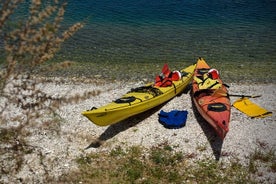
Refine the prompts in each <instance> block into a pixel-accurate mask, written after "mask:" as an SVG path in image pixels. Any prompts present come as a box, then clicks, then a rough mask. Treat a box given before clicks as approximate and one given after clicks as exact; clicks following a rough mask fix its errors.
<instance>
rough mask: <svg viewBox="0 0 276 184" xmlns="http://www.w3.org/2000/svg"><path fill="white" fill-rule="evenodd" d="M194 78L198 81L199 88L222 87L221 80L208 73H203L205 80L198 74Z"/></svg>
mask: <svg viewBox="0 0 276 184" xmlns="http://www.w3.org/2000/svg"><path fill="white" fill-rule="evenodd" d="M194 80H195V81H196V82H197V84H198V88H199V89H218V88H220V87H221V84H220V83H219V81H218V80H215V79H211V78H210V77H208V74H204V75H203V80H202V79H200V78H198V77H196V76H195V77H194Z"/></svg>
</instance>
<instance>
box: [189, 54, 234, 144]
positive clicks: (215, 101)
mask: <svg viewBox="0 0 276 184" xmlns="http://www.w3.org/2000/svg"><path fill="white" fill-rule="evenodd" d="M209 69H211V68H210V66H209V65H208V64H207V63H206V62H205V61H204V59H202V58H199V59H198V61H197V66H196V69H195V72H194V78H195V77H200V76H202V75H203V73H206V72H207V71H208V70H209ZM217 80H218V81H219V83H221V84H222V85H221V87H220V88H219V89H199V85H198V83H197V82H196V81H195V80H194V79H193V81H192V99H193V102H194V104H195V106H196V109H197V110H198V112H199V114H200V115H201V116H202V117H203V118H204V119H205V120H206V121H207V122H208V123H209V124H210V125H211V126H212V127H213V128H214V130H215V132H216V133H217V135H218V136H219V137H220V138H221V139H224V138H225V136H226V134H227V132H228V131H229V122H230V114H231V103H230V100H229V96H228V91H227V88H226V87H225V86H224V85H223V82H222V81H221V79H220V78H218V79H217ZM218 90H219V93H217V91H218Z"/></svg>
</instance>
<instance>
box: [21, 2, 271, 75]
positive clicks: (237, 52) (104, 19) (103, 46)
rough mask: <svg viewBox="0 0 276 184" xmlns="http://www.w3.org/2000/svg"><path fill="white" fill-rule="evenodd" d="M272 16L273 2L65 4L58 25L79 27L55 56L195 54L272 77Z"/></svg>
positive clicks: (114, 58)
mask: <svg viewBox="0 0 276 184" xmlns="http://www.w3.org/2000/svg"><path fill="white" fill-rule="evenodd" d="M21 11H22V12H23V9H22V8H21ZM275 12H276V1H275V0H251V1H246V0H216V1H213V0H189V1H188V0H150V1H148V0H147V1H146V0H78V1H76V0H69V1H68V5H67V9H66V13H65V20H64V24H65V25H72V24H73V23H76V22H84V23H85V27H84V28H83V29H81V30H80V31H79V32H78V33H76V34H75V35H74V36H73V37H72V38H71V39H70V40H68V41H67V42H66V43H65V44H64V45H63V47H62V49H61V51H60V53H59V54H58V56H57V58H62V59H68V60H73V61H77V62H89V63H98V64H100V63H107V65H111V66H112V65H113V63H116V64H123V65H125V64H126V63H127V64H132V63H143V64H155V63H164V62H168V63H169V64H170V63H171V64H174V63H182V62H185V64H186V63H194V62H196V59H197V58H198V57H199V56H200V57H203V58H205V59H206V61H207V62H208V63H209V64H211V65H212V66H213V65H214V66H215V67H218V68H219V69H223V70H231V68H235V66H238V67H239V68H241V69H242V70H243V71H240V72H238V71H236V73H237V74H240V73H243V72H244V71H245V70H246V71H247V72H248V71H249V75H251V74H250V71H251V72H252V73H256V72H258V71H260V72H267V73H269V74H271V75H272V78H273V79H276V77H275V76H276V73H275V72H276V66H275V65H276V13H275ZM22 14H23V13H22ZM229 75H230V74H229ZM264 76H267V74H265V75H263V74H262V75H261V74H259V75H258V77H261V78H262V77H264ZM266 80H270V79H269V78H268V77H267V78H266Z"/></svg>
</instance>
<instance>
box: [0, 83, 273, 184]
mask: <svg viewBox="0 0 276 184" xmlns="http://www.w3.org/2000/svg"><path fill="white" fill-rule="evenodd" d="M141 85H143V82H141V83H134V82H121V81H115V82H113V83H110V82H108V81H102V82H100V83H99V82H97V83H95V82H94V81H93V80H89V79H87V80H85V79H83V80H82V82H78V81H77V82H76V81H74V82H72V80H65V82H64V80H63V82H60V79H53V80H51V81H49V82H47V83H45V84H44V85H43V89H44V90H45V91H46V92H47V93H48V94H52V95H54V96H55V95H61V96H63V95H64V96H70V95H75V94H82V93H84V92H86V91H95V90H100V91H101V92H100V93H99V95H96V96H92V97H91V98H88V99H87V100H84V101H81V102H79V103H75V104H69V105H65V106H63V107H62V108H61V109H60V110H59V111H58V114H59V116H60V117H61V118H62V123H61V124H60V126H59V129H60V132H59V133H58V134H53V133H51V132H50V131H47V130H41V131H38V132H36V133H35V134H34V135H33V136H32V137H30V138H29V141H30V142H31V144H32V145H33V146H37V147H40V148H41V149H42V152H43V154H44V155H45V160H48V161H50V163H51V164H49V165H47V168H48V169H49V170H48V174H50V175H52V176H54V177H55V178H58V177H59V176H61V175H63V174H64V173H67V172H70V170H75V169H77V165H76V162H75V161H74V160H75V159H76V158H78V157H80V156H81V155H86V154H89V153H94V152H108V151H110V150H112V149H114V148H116V147H118V146H120V147H123V148H127V147H129V146H142V147H145V148H146V149H150V148H151V147H153V146H157V145H160V144H162V143H167V144H169V145H171V146H172V147H173V148H174V149H175V150H176V151H181V152H183V153H185V154H188V155H193V156H192V158H191V161H192V160H197V159H201V158H211V159H216V160H218V161H221V162H228V161H230V160H231V159H237V160H239V161H240V162H241V163H243V164H248V157H249V155H250V154H251V153H253V152H254V151H255V150H256V149H266V150H274V151H275V149H276V134H275V132H276V124H275V122H276V116H275V107H276V100H275V95H276V85H275V84H252V85H246V84H239V83H231V84H229V85H230V88H229V93H230V94H244V95H259V94H261V95H262V96H261V97H259V98H254V99H251V101H253V102H255V103H257V104H258V105H260V106H262V107H264V108H266V109H267V110H269V111H272V113H273V114H272V116H270V117H266V118H263V119H251V118H249V117H247V116H246V115H245V114H243V113H242V112H240V111H238V110H237V109H235V108H234V107H232V109H231V111H232V112H231V122H230V131H229V132H228V134H227V135H226V138H225V139H224V141H221V140H220V139H219V138H218V137H217V136H216V135H215V132H214V131H213V129H212V128H211V127H210V126H209V125H208V124H207V123H206V122H205V121H204V120H203V119H202V118H201V117H200V115H199V114H198V113H197V111H196V110H195V109H194V107H193V105H192V101H191V95H190V91H186V92H185V93H182V94H181V95H179V96H176V97H175V98H173V99H172V100H170V101H169V102H167V103H165V104H163V105H162V106H159V107H157V108H155V109H152V110H150V111H147V112H145V113H142V114H140V115H138V116H135V117H131V118H129V119H127V120H124V121H122V122H119V123H117V124H114V125H111V126H106V127H100V126H97V125H95V124H93V123H92V122H90V121H89V120H88V119H86V117H84V116H82V115H81V112H82V111H85V110H87V109H90V108H91V107H93V106H95V107H99V106H101V105H105V104H106V103H108V102H110V101H112V100H115V99H117V98H119V97H120V96H122V95H123V94H125V93H126V92H127V91H129V90H130V89H131V88H133V87H139V86H141ZM237 98H238V97H231V98H230V99H231V102H232V103H233V102H234V101H235V100H236V99H237ZM161 109H162V110H164V111H167V112H169V111H171V110H187V111H188V118H187V122H186V126H184V127H183V128H180V129H166V128H164V127H163V126H162V125H161V124H160V123H159V122H158V113H159V112H160V110H161ZM28 157H29V158H27V162H28V165H29V166H31V168H32V169H33V171H34V172H30V170H29V169H27V167H26V168H25V169H24V168H23V169H22V171H21V172H20V173H19V174H18V175H17V177H18V178H36V180H37V181H38V182H39V181H42V178H43V175H44V174H45V171H43V170H41V168H40V166H39V160H36V159H35V157H32V154H28ZM6 179H7V180H2V181H9V180H10V179H11V178H9V179H8V178H6ZM10 181H13V180H10ZM259 181H266V182H267V183H275V181H276V176H275V173H273V172H272V171H269V170H264V171H262V174H261V175H260V178H259Z"/></svg>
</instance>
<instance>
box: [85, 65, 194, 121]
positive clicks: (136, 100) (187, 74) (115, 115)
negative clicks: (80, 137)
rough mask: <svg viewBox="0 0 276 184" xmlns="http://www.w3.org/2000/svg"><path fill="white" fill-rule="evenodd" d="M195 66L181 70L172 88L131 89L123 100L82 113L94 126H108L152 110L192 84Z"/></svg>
mask: <svg viewBox="0 0 276 184" xmlns="http://www.w3.org/2000/svg"><path fill="white" fill-rule="evenodd" d="M195 66H196V65H195V64H194V65H190V66H188V67H187V68H184V69H182V70H180V73H181V74H182V75H181V78H180V79H179V80H177V81H172V85H171V86H167V87H158V86H155V85H153V84H151V85H145V86H141V87H138V88H134V89H131V90H130V91H129V92H128V93H126V94H125V95H123V96H122V97H121V98H119V99H117V100H115V101H113V102H111V103H109V104H107V105H104V106H102V107H99V108H95V107H93V108H92V109H90V110H87V111H84V112H82V115H84V116H85V117H87V118H88V119H89V120H90V121H92V122H93V123H94V124H96V125H99V126H107V125H111V124H114V123H117V122H119V121H122V120H124V119H126V118H129V117H131V116H134V115H136V114H139V113H142V112H144V111H147V110H149V109H152V108H154V107H156V106H158V105H161V104H162V103H164V102H166V101H168V100H170V99H172V98H173V97H175V96H176V95H178V94H179V93H181V92H182V91H183V90H184V89H185V88H186V87H187V86H188V85H189V84H190V82H191V80H192V76H193V73H194V70H195Z"/></svg>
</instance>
